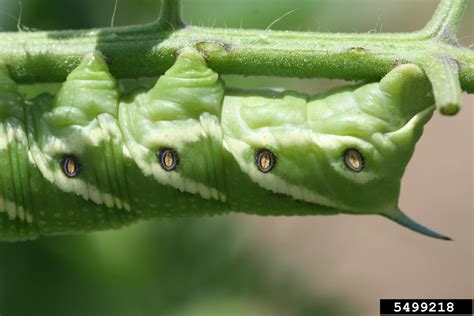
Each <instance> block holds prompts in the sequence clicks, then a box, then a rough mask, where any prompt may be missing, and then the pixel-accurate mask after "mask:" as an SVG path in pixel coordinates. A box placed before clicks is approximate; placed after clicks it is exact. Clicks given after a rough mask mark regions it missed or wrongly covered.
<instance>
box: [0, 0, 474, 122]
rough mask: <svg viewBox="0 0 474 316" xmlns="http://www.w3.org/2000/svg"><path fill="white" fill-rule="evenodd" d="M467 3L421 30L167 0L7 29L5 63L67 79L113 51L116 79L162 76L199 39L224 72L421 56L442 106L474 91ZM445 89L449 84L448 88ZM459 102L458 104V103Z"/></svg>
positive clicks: (456, 3)
mask: <svg viewBox="0 0 474 316" xmlns="http://www.w3.org/2000/svg"><path fill="white" fill-rule="evenodd" d="M467 3H468V0H442V1H441V2H440V5H439V7H438V9H437V11H436V13H435V14H434V16H433V18H432V20H431V21H430V22H429V23H428V25H427V26H426V27H425V28H424V29H422V30H421V31H418V32H413V33H386V34H340V33H338V34H326V33H310V32H277V31H269V30H266V31H264V30H244V29H219V28H205V27H195V26H184V24H183V23H182V22H181V20H180V17H179V12H180V5H179V1H177V0H166V1H163V2H162V11H161V15H160V19H159V20H158V21H157V22H156V23H152V24H147V25H140V26H129V27H117V28H105V29H95V30H84V31H56V32H33V33H25V32H22V33H0V41H1V43H2V45H1V46H0V62H3V63H5V64H7V65H8V66H9V68H10V71H11V74H12V76H13V77H14V79H15V80H16V81H17V82H23V83H34V82H47V81H62V80H64V79H65V77H66V76H67V74H68V73H69V72H70V71H71V70H72V69H73V68H74V67H76V66H77V65H78V64H79V62H80V60H81V58H82V56H84V55H85V54H87V53H89V52H92V51H94V50H99V51H101V52H102V53H103V54H104V56H106V58H107V61H108V63H109V66H110V69H111V71H112V73H113V74H114V75H115V76H116V77H117V78H136V77H146V76H156V75H159V74H161V73H163V72H164V71H166V70H167V69H168V68H169V67H170V66H171V65H172V63H173V62H174V60H175V53H176V52H178V51H179V50H180V49H182V48H183V47H186V46H195V47H196V48H197V49H198V50H200V51H201V52H202V53H203V54H204V55H205V57H206V58H207V60H208V63H209V65H210V66H211V67H212V68H213V69H214V70H215V71H217V72H219V73H222V74H241V75H269V76H287V77H325V78H340V79H346V80H370V81H375V80H379V79H380V78H381V77H382V76H384V75H385V74H386V73H387V72H388V71H390V69H391V68H392V67H394V66H395V65H397V64H399V63H414V64H417V65H419V66H420V67H422V68H423V69H424V70H425V72H426V73H427V74H428V76H429V77H430V81H431V82H432V83H433V86H434V87H435V91H437V92H435V95H436V99H437V100H436V102H437V104H438V106H440V109H444V110H446V109H447V108H446V106H447V105H448V104H451V106H449V107H448V108H449V109H451V110H452V109H454V108H456V107H457V108H458V107H459V98H458V97H457V98H454V94H455V93H459V89H458V87H459V86H460V87H461V88H462V89H463V90H464V91H466V92H470V93H474V52H473V51H472V50H469V49H467V48H463V47H459V46H458V45H457V44H456V43H457V41H456V40H455V39H456V37H455V31H456V30H457V28H458V26H459V24H460V21H461V17H462V13H463V11H464V10H465V8H466V5H467ZM426 56H428V57H429V58H431V57H430V56H445V58H447V59H446V60H450V61H452V63H453V64H456V67H437V66H436V67H435V68H436V69H431V68H430V67H432V66H433V65H434V63H428V62H427V61H426V59H425V58H426ZM430 60H432V59H430ZM440 69H443V70H440ZM448 72H450V73H449V74H448ZM442 78H450V80H451V81H450V82H451V83H452V84H450V85H449V86H443V85H442V84H440V83H441V82H442ZM455 80H458V83H457V84H454V81H455ZM459 81H460V82H459ZM436 87H437V88H436ZM445 89H446V90H447V89H449V90H450V91H449V92H446V91H445V92H441V91H442V90H445ZM448 95H451V97H449V98H448V97H447V96H448ZM440 96H444V97H442V98H441V99H439V98H440ZM453 102H455V103H457V104H456V105H455V106H452V104H453ZM444 112H445V113H448V112H450V110H446V111H444Z"/></svg>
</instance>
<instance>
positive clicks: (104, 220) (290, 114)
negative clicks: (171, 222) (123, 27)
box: [0, 48, 448, 240]
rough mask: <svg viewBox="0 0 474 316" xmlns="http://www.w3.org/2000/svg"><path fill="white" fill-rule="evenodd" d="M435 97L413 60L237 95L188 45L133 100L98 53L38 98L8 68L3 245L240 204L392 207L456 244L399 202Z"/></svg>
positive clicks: (253, 208)
mask: <svg viewBox="0 0 474 316" xmlns="http://www.w3.org/2000/svg"><path fill="white" fill-rule="evenodd" d="M432 104H433V96H432V93H431V86H430V84H429V82H428V81H427V79H426V78H425V76H424V74H423V72H422V71H421V70H420V69H419V68H418V67H417V66H414V65H401V66H398V67H396V68H394V69H393V70H392V71H391V72H390V73H388V74H387V75H386V76H385V77H384V78H383V79H382V80H381V81H380V82H378V83H370V84H365V85H357V86H350V87H344V88H339V89H336V90H332V91H330V92H328V93H325V94H322V95H318V96H314V97H308V96H305V95H302V94H298V93H294V92H284V93H276V92H271V91H267V92H250V91H232V90H225V88H224V84H223V82H222V80H221V79H220V78H219V76H218V74H216V73H215V72H214V71H212V70H211V69H210V68H208V66H207V65H206V62H205V60H204V59H203V57H202V56H201V55H200V54H199V53H198V52H197V51H195V50H193V49H191V48H188V49H184V50H183V51H182V52H181V53H180V55H179V56H178V58H177V60H176V62H175V64H174V65H173V66H172V67H171V68H170V69H169V70H168V71H167V72H166V73H165V74H164V75H163V76H161V77H160V78H159V79H158V81H157V83H156V85H155V86H154V87H153V88H152V89H150V90H149V91H145V90H140V91H135V92H134V93H132V94H130V95H127V96H120V93H119V89H118V87H117V83H116V80H115V79H114V78H113V76H112V75H111V74H110V73H109V70H108V67H107V65H106V63H105V61H104V59H103V57H102V56H101V54H100V53H98V52H96V53H93V54H90V55H88V56H86V57H84V59H83V61H82V63H81V64H80V65H79V66H78V67H77V68H76V69H75V70H74V71H73V72H72V73H70V75H69V76H68V78H67V80H66V82H65V83H63V85H62V87H61V89H60V91H59V92H58V93H57V95H56V96H54V97H51V96H49V95H41V96H39V97H37V98H35V99H32V100H24V99H22V98H21V96H20V95H19V93H18V92H17V88H16V85H15V83H14V82H13V81H12V80H11V79H10V77H9V75H8V71H7V68H5V67H2V68H0V166H1V169H0V171H1V175H0V240H23V239H33V238H37V237H38V236H40V235H50V234H63V233H74V232H86V231H95V230H101V229H108V228H117V227H121V226H123V225H127V224H129V223H132V222H136V221H137V220H139V219H147V218H153V217H163V216H167V217H172V216H187V215H211V214H224V213H226V212H231V211H236V212H246V213H253V214H260V215H310V214H314V215H316V214H320V215H329V214H338V213H350V214H380V215H383V216H385V217H388V218H390V219H392V220H394V221H396V222H398V223H400V224H402V225H404V226H406V227H408V228H411V229H413V230H416V231H418V232H420V233H423V234H425V235H429V236H432V237H436V238H441V239H448V238H447V237H445V236H442V235H440V234H438V233H435V232H433V231H431V230H429V229H427V228H425V227H423V226H421V225H419V224H417V223H415V222H414V221H412V220H411V219H409V218H408V217H407V216H406V215H405V214H404V213H402V212H401V211H400V210H399V209H398V206H397V204H398V203H397V202H398V196H399V189H400V179H401V177H402V175H403V172H404V169H405V167H406V165H407V163H408V161H409V159H410V157H411V155H412V153H413V150H414V146H415V143H416V141H417V140H418V139H419V137H420V136H421V133H422V130H423V125H424V124H425V123H426V122H427V121H428V120H429V118H430V117H431V115H432V113H433V106H432Z"/></svg>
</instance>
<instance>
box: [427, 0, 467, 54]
mask: <svg viewBox="0 0 474 316" xmlns="http://www.w3.org/2000/svg"><path fill="white" fill-rule="evenodd" d="M468 3H469V0H444V1H441V2H440V4H439V6H438V8H437V10H436V12H435V14H434V15H433V17H432V18H431V20H430V21H429V22H428V24H426V26H425V27H424V28H423V29H422V30H421V31H420V32H419V33H420V34H424V35H426V36H427V37H428V38H433V39H438V40H440V41H443V42H445V43H447V44H451V45H457V38H456V33H457V31H458V29H459V26H460V25H461V21H462V16H463V14H464V11H465V10H466V7H467V5H468Z"/></svg>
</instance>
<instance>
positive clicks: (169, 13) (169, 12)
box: [158, 0, 184, 29]
mask: <svg viewBox="0 0 474 316" xmlns="http://www.w3.org/2000/svg"><path fill="white" fill-rule="evenodd" d="M158 25H162V26H163V27H164V28H167V27H171V28H172V29H176V28H179V27H183V26H184V23H183V21H181V1H180V0H162V1H161V10H160V17H159V19H158Z"/></svg>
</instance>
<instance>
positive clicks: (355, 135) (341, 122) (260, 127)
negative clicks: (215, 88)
mask: <svg viewBox="0 0 474 316" xmlns="http://www.w3.org/2000/svg"><path fill="white" fill-rule="evenodd" d="M242 100H246V101H245V102H242ZM432 104H433V96H432V94H431V87H430V84H429V82H428V80H427V79H426V78H425V76H424V74H423V72H422V71H421V69H420V68H418V67H417V66H414V65H403V66H399V67H397V68H395V69H394V70H392V71H391V72H390V73H389V74H387V75H386V76H385V77H384V78H383V79H382V81H381V82H380V83H374V84H368V85H363V86H358V87H345V88H342V89H337V90H335V91H331V92H330V93H327V94H324V95H321V96H317V97H315V98H313V99H310V100H309V101H308V102H306V100H304V99H303V98H302V97H301V96H298V95H295V94H286V95H284V96H283V97H282V96H281V95H280V96H271V97H251V96H246V97H245V98H239V97H235V98H234V99H232V98H231V99H230V100H229V102H228V106H227V109H228V111H229V114H230V113H231V112H233V113H232V115H234V116H235V117H238V118H239V119H238V120H233V121H229V122H227V125H226V128H227V129H228V130H229V135H230V136H231V137H228V138H227V139H226V141H227V142H228V143H229V148H230V150H231V151H232V153H233V155H234V156H235V157H236V160H237V161H238V162H239V165H240V167H241V169H243V170H245V171H246V173H247V174H248V175H249V176H250V177H251V179H252V180H253V181H254V182H256V183H258V184H259V185H260V186H261V187H263V188H265V189H268V190H271V191H273V192H276V193H283V194H285V195H289V196H291V197H292V198H294V199H298V200H303V201H306V202H310V203H314V204H318V205H322V206H325V207H329V208H331V209H334V210H336V211H337V212H344V213H352V214H381V215H384V216H386V217H389V218H391V219H393V220H395V221H397V222H399V223H401V224H403V225H404V226H408V227H409V228H412V229H415V230H417V231H419V232H422V233H424V234H427V235H430V236H433V237H438V238H445V237H444V236H441V235H439V234H437V233H434V232H432V231H429V230H428V229H426V228H424V227H421V226H419V225H418V224H416V223H414V222H412V221H411V220H409V219H408V217H406V216H405V215H404V214H403V213H402V212H401V211H400V210H399V209H398V197H399V192H400V181H401V178H402V176H403V173H404V170H405V167H406V165H407V163H408V161H409V160H410V158H411V156H412V154H413V151H414V148H415V144H416V142H417V141H418V139H419V137H420V136H421V134H422V131H423V125H424V124H425V123H426V122H427V121H428V120H429V119H430V117H431V115H432V113H433V107H432V106H431V105H432ZM262 153H264V154H263V156H262Z"/></svg>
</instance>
